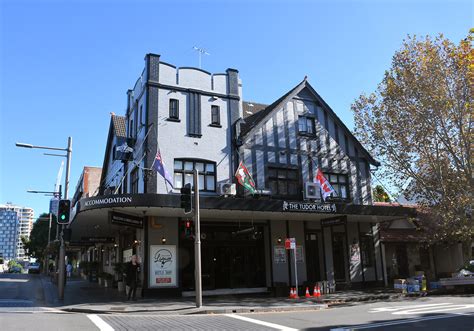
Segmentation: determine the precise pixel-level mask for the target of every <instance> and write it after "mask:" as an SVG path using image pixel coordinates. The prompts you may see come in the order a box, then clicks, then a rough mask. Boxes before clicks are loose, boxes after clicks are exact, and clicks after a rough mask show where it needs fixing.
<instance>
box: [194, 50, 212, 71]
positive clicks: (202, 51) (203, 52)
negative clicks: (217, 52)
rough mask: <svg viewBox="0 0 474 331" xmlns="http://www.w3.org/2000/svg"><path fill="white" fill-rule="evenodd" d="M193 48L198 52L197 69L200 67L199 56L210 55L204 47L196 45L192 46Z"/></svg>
mask: <svg viewBox="0 0 474 331" xmlns="http://www.w3.org/2000/svg"><path fill="white" fill-rule="evenodd" d="M193 49H194V50H195V51H196V52H198V53H199V69H201V58H202V55H203V54H204V55H211V54H209V53H208V52H207V51H206V50H205V49H204V48H202V47H196V46H193Z"/></svg>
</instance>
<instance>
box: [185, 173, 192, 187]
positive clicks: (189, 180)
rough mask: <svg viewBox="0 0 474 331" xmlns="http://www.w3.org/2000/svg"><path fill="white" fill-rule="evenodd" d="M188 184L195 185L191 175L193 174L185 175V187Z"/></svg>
mask: <svg viewBox="0 0 474 331" xmlns="http://www.w3.org/2000/svg"><path fill="white" fill-rule="evenodd" d="M186 184H191V185H193V175H191V174H185V175H184V185H186Z"/></svg>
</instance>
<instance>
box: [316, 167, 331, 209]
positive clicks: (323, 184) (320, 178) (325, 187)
mask: <svg viewBox="0 0 474 331" xmlns="http://www.w3.org/2000/svg"><path fill="white" fill-rule="evenodd" d="M314 182H315V183H317V184H318V185H319V188H320V189H321V196H322V197H323V201H326V198H327V197H328V196H330V195H331V194H336V191H335V190H334V188H333V187H332V186H331V184H330V183H329V181H328V180H327V179H326V177H324V175H323V172H322V171H321V169H319V168H318V171H317V172H316V177H314Z"/></svg>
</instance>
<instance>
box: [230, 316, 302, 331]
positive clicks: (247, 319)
mask: <svg viewBox="0 0 474 331" xmlns="http://www.w3.org/2000/svg"><path fill="white" fill-rule="evenodd" d="M225 316H228V317H232V318H236V319H238V320H241V321H246V322H250V323H253V324H259V325H263V326H268V327H269V328H274V329H277V330H282V331H297V330H298V329H293V328H289V327H286V326H283V325H279V324H275V323H269V322H264V321H260V320H256V319H253V318H249V317H244V316H240V315H234V314H226V315H225Z"/></svg>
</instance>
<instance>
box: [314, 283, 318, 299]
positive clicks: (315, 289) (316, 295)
mask: <svg viewBox="0 0 474 331" xmlns="http://www.w3.org/2000/svg"><path fill="white" fill-rule="evenodd" d="M318 297H319V296H318V285H314V289H313V298H318Z"/></svg>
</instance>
